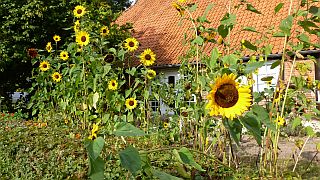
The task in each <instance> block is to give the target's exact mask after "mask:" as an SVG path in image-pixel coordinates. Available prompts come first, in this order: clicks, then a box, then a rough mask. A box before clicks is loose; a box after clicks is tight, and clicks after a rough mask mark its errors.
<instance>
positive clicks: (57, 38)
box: [53, 35, 61, 42]
mask: <svg viewBox="0 0 320 180" xmlns="http://www.w3.org/2000/svg"><path fill="white" fill-rule="evenodd" d="M53 40H54V41H55V42H58V41H61V37H60V36H58V35H54V36H53Z"/></svg>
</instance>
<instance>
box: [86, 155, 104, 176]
mask: <svg viewBox="0 0 320 180" xmlns="http://www.w3.org/2000/svg"><path fill="white" fill-rule="evenodd" d="M89 177H90V179H92V180H103V179H104V178H105V177H104V160H103V159H102V158H101V157H98V158H97V159H95V160H93V159H91V158H89Z"/></svg>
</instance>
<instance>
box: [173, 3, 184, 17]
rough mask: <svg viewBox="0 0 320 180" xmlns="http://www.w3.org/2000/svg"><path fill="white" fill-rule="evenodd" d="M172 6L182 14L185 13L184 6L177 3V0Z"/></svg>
mask: <svg viewBox="0 0 320 180" xmlns="http://www.w3.org/2000/svg"><path fill="white" fill-rule="evenodd" d="M172 6H173V7H174V8H175V9H176V10H177V11H178V12H179V14H180V16H183V15H184V11H185V10H184V9H183V8H182V6H180V5H179V4H177V3H176V2H173V3H172Z"/></svg>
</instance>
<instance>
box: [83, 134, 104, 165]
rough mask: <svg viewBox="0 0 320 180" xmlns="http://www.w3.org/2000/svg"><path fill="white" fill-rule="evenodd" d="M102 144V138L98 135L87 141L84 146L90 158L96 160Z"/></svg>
mask: <svg viewBox="0 0 320 180" xmlns="http://www.w3.org/2000/svg"><path fill="white" fill-rule="evenodd" d="M103 146H104V139H103V138H102V137H98V138H96V139H95V140H93V141H89V143H88V144H87V145H86V148H87V150H88V153H89V157H90V158H91V159H92V160H96V159H97V158H98V157H99V156H100V153H101V151H102V149H103Z"/></svg>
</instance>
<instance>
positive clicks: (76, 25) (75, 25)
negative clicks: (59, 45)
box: [73, 20, 80, 33]
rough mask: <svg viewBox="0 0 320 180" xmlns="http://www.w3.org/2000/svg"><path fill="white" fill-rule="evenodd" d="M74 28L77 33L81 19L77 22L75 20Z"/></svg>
mask: <svg viewBox="0 0 320 180" xmlns="http://www.w3.org/2000/svg"><path fill="white" fill-rule="evenodd" d="M73 30H74V32H76V33H77V32H78V31H79V30H80V21H79V20H76V22H74V26H73Z"/></svg>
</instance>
